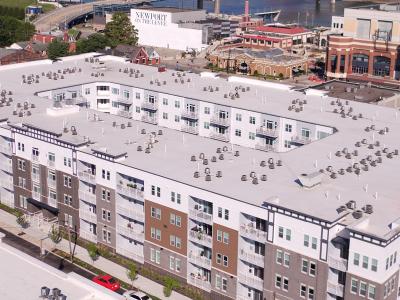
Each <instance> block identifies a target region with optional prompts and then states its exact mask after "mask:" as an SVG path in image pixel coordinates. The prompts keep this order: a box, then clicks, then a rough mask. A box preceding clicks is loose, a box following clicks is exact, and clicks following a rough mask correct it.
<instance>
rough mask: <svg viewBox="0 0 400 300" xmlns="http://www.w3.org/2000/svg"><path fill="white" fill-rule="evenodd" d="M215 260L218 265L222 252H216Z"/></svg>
mask: <svg viewBox="0 0 400 300" xmlns="http://www.w3.org/2000/svg"><path fill="white" fill-rule="evenodd" d="M215 261H216V263H217V264H219V265H220V264H221V262H222V254H221V253H217V256H216V258H215Z"/></svg>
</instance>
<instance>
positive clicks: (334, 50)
mask: <svg viewBox="0 0 400 300" xmlns="http://www.w3.org/2000/svg"><path fill="white" fill-rule="evenodd" d="M399 16H400V11H399V7H398V5H397V4H376V5H368V6H362V7H356V8H345V10H344V16H343V17H336V16H334V17H332V27H333V29H334V31H337V32H338V33H340V34H337V35H330V36H329V40H328V49H327V60H326V72H327V77H328V78H341V79H353V80H362V81H371V82H376V83H386V84H395V85H398V83H399V78H400V77H399V63H398V60H399V58H398V55H399V54H398V47H399V45H400V39H399V36H400V32H399V30H400V23H399Z"/></svg>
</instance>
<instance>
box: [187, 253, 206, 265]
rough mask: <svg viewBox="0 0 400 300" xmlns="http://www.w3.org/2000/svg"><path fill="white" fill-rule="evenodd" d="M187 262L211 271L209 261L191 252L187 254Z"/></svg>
mask: <svg viewBox="0 0 400 300" xmlns="http://www.w3.org/2000/svg"><path fill="white" fill-rule="evenodd" d="M189 261H190V262H192V263H194V264H196V265H198V266H200V267H203V268H206V269H211V259H209V258H207V257H205V256H201V255H198V254H194V253H192V252H190V253H189Z"/></svg>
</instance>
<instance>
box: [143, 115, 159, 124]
mask: <svg viewBox="0 0 400 300" xmlns="http://www.w3.org/2000/svg"><path fill="white" fill-rule="evenodd" d="M142 122H145V123H150V124H154V125H156V124H157V118H156V117H151V116H148V115H144V116H142Z"/></svg>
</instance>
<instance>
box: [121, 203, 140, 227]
mask: <svg viewBox="0 0 400 300" xmlns="http://www.w3.org/2000/svg"><path fill="white" fill-rule="evenodd" d="M122 201H123V202H128V201H126V200H121V201H120V202H122ZM136 206H137V207H135V205H129V204H127V203H126V204H125V203H117V213H118V214H120V215H122V216H126V217H128V218H130V219H133V220H136V221H139V222H142V223H144V212H143V208H142V209H140V208H139V207H138V206H139V205H136Z"/></svg>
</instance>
